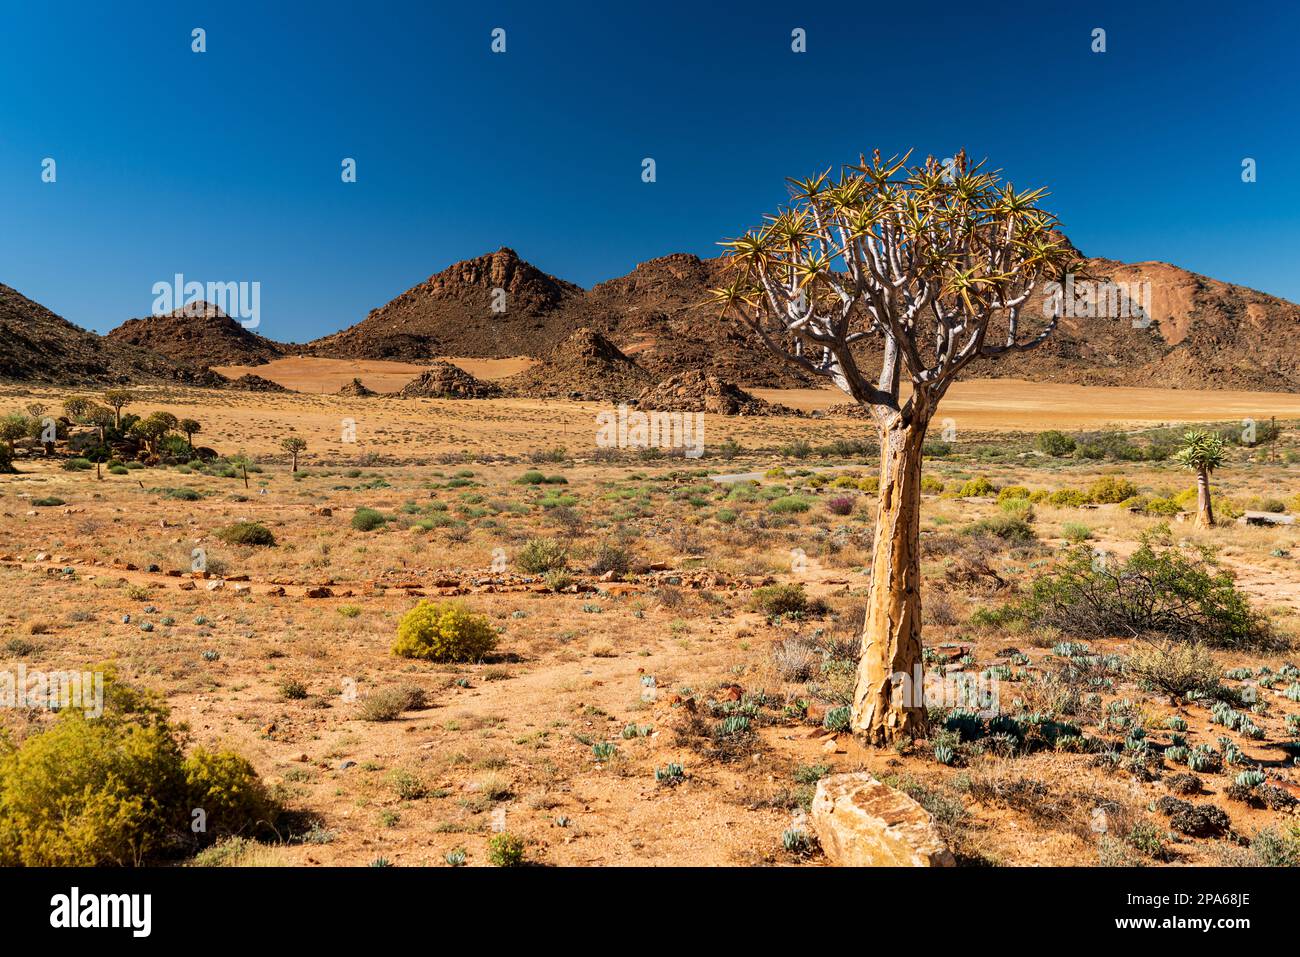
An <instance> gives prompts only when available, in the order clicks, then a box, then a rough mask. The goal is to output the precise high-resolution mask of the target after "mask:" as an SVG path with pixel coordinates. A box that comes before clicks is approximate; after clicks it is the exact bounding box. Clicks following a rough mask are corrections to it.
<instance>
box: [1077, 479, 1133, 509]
mask: <svg viewBox="0 0 1300 957" xmlns="http://www.w3.org/2000/svg"><path fill="white" fill-rule="evenodd" d="M1137 492H1138V489H1137V486H1136V485H1134V484H1133V483H1132V482H1130V481H1129V480H1128V479H1123V478H1119V477H1118V476H1115V475H1103V476H1102V477H1101V478H1099V479H1097V481H1095V482H1093V483H1092V484H1091V485H1090V486H1088V498H1089V499H1090V500H1092V501H1093V502H1096V503H1097V504H1098V505H1117V504H1118V503H1120V502H1122V501H1124V500H1125V499H1126V498H1132V497H1133V496H1135V495H1137Z"/></svg>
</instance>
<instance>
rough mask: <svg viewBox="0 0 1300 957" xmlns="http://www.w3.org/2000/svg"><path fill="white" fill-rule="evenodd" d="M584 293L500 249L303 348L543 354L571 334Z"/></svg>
mask: <svg viewBox="0 0 1300 957" xmlns="http://www.w3.org/2000/svg"><path fill="white" fill-rule="evenodd" d="M496 290H501V291H502V292H501V293H497V292H496ZM582 297H583V291H582V290H581V289H580V288H579V287H577V286H575V285H573V284H572V283H568V282H564V281H562V280H559V279H556V278H555V277H554V276H548V275H546V274H545V273H543V272H542V271H541V270H539V269H537V268H536V267H534V266H532V265H530V264H528V263H526V262H524V261H523V260H522V259H520V258H519V256H518V255H516V254H515V252H514V250H512V249H505V248H502V249H499V250H497V251H496V252H494V253H490V254H488V255H486V256H479V257H478V258H477V259H469V260H466V261H464V262H459V263H456V264H455V265H453V266H449V267H447V268H446V269H444V270H443V271H442V272H440V273H438V274H437V275H435V276H430V277H429V278H428V279H426V280H425V281H424V282H422V283H420V284H419V285H417V286H412V287H411V288H410V289H408V290H406V292H404V293H402V294H401V295H400V296H398V297H397V298H396V299H394V300H392V301H391V302H389V303H387V304H385V305H383V306H381V307H380V308H378V309H375V310H373V311H372V312H371V313H370V314H369V315H368V316H366V318H364V319H362V320H361V321H360V322H358V323H357V324H356V325H354V326H350V327H349V328H347V329H344V330H343V331H342V332H337V333H335V334H334V335H332V336H326V337H324V338H323V339H317V340H316V341H315V342H311V343H308V345H307V346H306V347H305V351H306V352H308V353H309V354H312V355H318V356H326V357H328V358H338V359H400V360H403V361H407V362H423V361H426V360H428V359H432V358H437V357H439V356H467V357H493V358H500V357H506V356H538V355H541V353H542V352H544V351H546V348H547V347H548V344H549V345H553V344H555V343H557V342H559V341H560V340H561V339H563V338H564V337H565V336H566V335H567V334H568V333H569V332H570V331H572V328H571V326H570V325H569V319H568V316H569V315H570V312H571V309H572V308H573V307H574V306H576V304H578V303H579V302H580V301H581V300H582ZM494 307H495V308H494ZM497 310H502V311H497Z"/></svg>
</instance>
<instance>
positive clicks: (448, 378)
mask: <svg viewBox="0 0 1300 957" xmlns="http://www.w3.org/2000/svg"><path fill="white" fill-rule="evenodd" d="M500 394H501V387H500V386H498V385H496V384H495V383H492V382H484V381H482V380H481V379H478V378H475V377H474V376H472V375H470V374H469V373H468V372H466V371H465V370H464V369H462V368H460V367H459V366H454V365H452V364H451V363H450V362H446V361H443V360H439V361H437V362H434V363H433V364H432V365H430V366H429V368H427V369H425V370H424V371H423V372H421V373H420V374H419V375H418V376H417V377H416V378H414V379H412V380H411V381H410V382H408V383H406V385H404V386H402V389H401V391H400V392H398V393H397V395H398V396H399V397H401V398H403V399H490V398H492V397H493V396H497V395H500Z"/></svg>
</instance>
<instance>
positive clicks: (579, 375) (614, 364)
mask: <svg viewBox="0 0 1300 957" xmlns="http://www.w3.org/2000/svg"><path fill="white" fill-rule="evenodd" d="M650 382H651V377H650V375H649V374H648V373H646V371H645V370H644V369H642V368H641V367H640V366H639V365H637V363H636V362H634V361H633V360H632V359H630V358H628V356H626V355H624V354H623V352H622V351H620V350H619V348H618V346H616V345H614V343H612V342H610V341H609V340H608V339H607V338H605V336H604V335H602V334H601V333H600V332H598V331H596V330H595V329H590V328H585V327H584V328H582V329H579V330H578V331H577V332H575V333H573V335H571V336H569V337H568V338H567V339H565V340H564V341H563V342H561V343H560V344H559V345H558V346H556V347H555V348H554V349H552V350H551V351H550V352H548V353H547V354H546V355H545V356H544V357H543V358H542V361H541V362H539V363H537V365H535V366H533V367H532V368H530V369H527V370H526V371H524V372H521V373H519V374H518V375H514V376H511V377H510V378H508V379H506V380H505V381H504V382H503V383H502V386H503V387H504V388H505V389H506V390H508V391H510V392H512V393H514V394H516V395H521V396H527V397H529V398H544V399H581V400H593V401H600V402H606V401H607V402H620V401H623V402H625V401H628V400H629V399H634V398H636V396H637V395H639V394H640V393H641V391H642V390H643V389H645V388H646V387H647V386H649V385H650Z"/></svg>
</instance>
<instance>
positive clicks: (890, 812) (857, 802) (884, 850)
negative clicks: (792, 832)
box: [812, 771, 956, 867]
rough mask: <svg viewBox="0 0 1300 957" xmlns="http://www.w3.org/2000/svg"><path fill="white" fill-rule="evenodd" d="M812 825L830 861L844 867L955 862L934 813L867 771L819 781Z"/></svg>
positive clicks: (832, 776)
mask: <svg viewBox="0 0 1300 957" xmlns="http://www.w3.org/2000/svg"><path fill="white" fill-rule="evenodd" d="M812 823H813V827H814V828H815V829H816V831H817V838H818V840H819V841H821V845H822V850H823V851H825V853H826V857H827V859H828V860H829V861H830V862H831V863H832V864H838V865H840V866H841V867H952V866H954V865H955V864H956V861H955V860H954V859H953V856H952V852H951V851H950V850H948V847H947V846H946V845H945V844H944V842H943V839H942V838H941V837H940V836H939V832H938V830H937V829H936V828H935V825H934V819H933V818H932V817H930V813H929V812H928V811H927V810H926V809H925V808H923V807H921V805H919V804H917V803H916V802H915V801H913V800H912V799H911V798H910V797H908V796H907V795H906V794H904V793H903V792H902V791H898V790H895V789H894V788H891V787H888V786H887V785H884V784H881V783H880V782H879V781H877V780H876V779H875V778H874V777H872V776H871V775H870V774H869V773H867V772H866V771H859V772H856V773H853V774H832V775H831V776H830V777H825V778H822V779H821V780H820V781H818V782H817V793H816V795H815V796H814V797H813V803H812Z"/></svg>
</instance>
